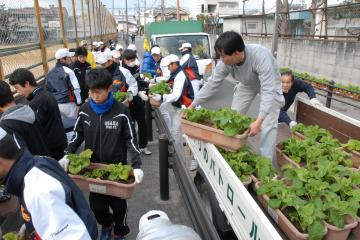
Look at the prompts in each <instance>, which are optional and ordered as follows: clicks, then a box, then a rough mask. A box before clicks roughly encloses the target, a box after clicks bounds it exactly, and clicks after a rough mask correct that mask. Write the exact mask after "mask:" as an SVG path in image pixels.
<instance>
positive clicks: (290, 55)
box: [234, 29, 360, 86]
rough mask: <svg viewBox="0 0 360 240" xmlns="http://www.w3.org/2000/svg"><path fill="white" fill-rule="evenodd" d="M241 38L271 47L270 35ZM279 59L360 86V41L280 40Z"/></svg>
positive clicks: (329, 77) (316, 73) (322, 75)
mask: <svg viewBox="0 0 360 240" xmlns="http://www.w3.org/2000/svg"><path fill="white" fill-rule="evenodd" d="M234 30H235V29H234ZM244 40H245V42H246V43H258V44H261V45H264V46H266V47H267V48H268V49H270V50H271V38H269V37H244ZM278 62H279V65H280V66H283V67H290V68H292V69H294V70H296V71H299V72H308V73H309V74H311V75H315V76H318V77H325V78H328V79H330V80H334V81H335V82H337V83H343V84H348V83H351V84H355V85H358V86H360V42H345V41H336V40H328V41H325V40H305V39H279V47H278Z"/></svg>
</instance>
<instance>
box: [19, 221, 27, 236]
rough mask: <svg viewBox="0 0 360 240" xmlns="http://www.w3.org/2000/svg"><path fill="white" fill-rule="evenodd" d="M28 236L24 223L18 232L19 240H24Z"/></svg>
mask: <svg viewBox="0 0 360 240" xmlns="http://www.w3.org/2000/svg"><path fill="white" fill-rule="evenodd" d="M25 234H26V225H25V223H23V225H21V227H20V230H19V231H18V233H17V235H18V236H19V239H24V238H25Z"/></svg>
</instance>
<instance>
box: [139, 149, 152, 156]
mask: <svg viewBox="0 0 360 240" xmlns="http://www.w3.org/2000/svg"><path fill="white" fill-rule="evenodd" d="M140 152H141V153H143V154H145V155H150V154H151V153H152V152H150V150H149V149H148V148H147V147H144V148H140Z"/></svg>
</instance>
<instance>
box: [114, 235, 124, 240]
mask: <svg viewBox="0 0 360 240" xmlns="http://www.w3.org/2000/svg"><path fill="white" fill-rule="evenodd" d="M114 240H126V237H125V236H121V235H114Z"/></svg>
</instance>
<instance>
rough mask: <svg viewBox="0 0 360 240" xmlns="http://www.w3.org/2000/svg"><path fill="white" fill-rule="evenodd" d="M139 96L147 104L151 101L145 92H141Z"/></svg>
mask: <svg viewBox="0 0 360 240" xmlns="http://www.w3.org/2000/svg"><path fill="white" fill-rule="evenodd" d="M138 96H139V97H140V98H141V99H142V100H144V101H145V102H147V100H149V97H148V96H147V95H146V92H145V91H139V93H138Z"/></svg>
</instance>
